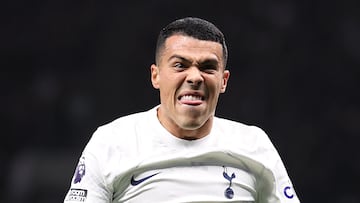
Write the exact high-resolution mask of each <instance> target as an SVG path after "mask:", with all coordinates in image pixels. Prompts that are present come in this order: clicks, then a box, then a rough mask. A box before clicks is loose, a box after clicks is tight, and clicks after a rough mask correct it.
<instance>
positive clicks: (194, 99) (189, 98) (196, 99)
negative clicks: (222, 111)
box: [178, 94, 205, 105]
mask: <svg viewBox="0 0 360 203" xmlns="http://www.w3.org/2000/svg"><path fill="white" fill-rule="evenodd" d="M178 100H179V101H180V102H181V103H182V104H187V105H199V104H201V103H202V102H203V101H204V100H205V98H204V97H203V96H201V95H193V94H185V95H181V96H179V97H178Z"/></svg>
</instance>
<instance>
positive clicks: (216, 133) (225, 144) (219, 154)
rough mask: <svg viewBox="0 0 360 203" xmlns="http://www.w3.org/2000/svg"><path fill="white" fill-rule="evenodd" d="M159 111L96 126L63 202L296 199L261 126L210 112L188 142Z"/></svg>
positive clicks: (188, 201) (284, 170)
mask: <svg viewBox="0 0 360 203" xmlns="http://www.w3.org/2000/svg"><path fill="white" fill-rule="evenodd" d="M156 111H157V108H153V109H151V110H149V111H146V112H141V113H136V114H132V115H129V116H125V117H121V118H119V119H117V120H115V121H113V122H111V123H109V124H106V125H104V126H101V127H99V128H98V129H97V130H96V132H95V133H94V135H93V136H92V138H91V139H90V141H89V143H88V144H87V146H86V147H85V149H84V151H83V153H82V156H81V158H80V161H79V164H78V166H77V168H76V171H75V174H74V177H73V179H72V182H71V188H70V190H69V192H68V193H67V195H66V197H65V201H64V202H65V203H79V202H87V203H90V202H91V203H110V202H137V203H138V202H145V203H149V202H150V203H152V202H156V203H163V202H172V203H182V202H186V203H190V202H258V203H259V202H260V203H263V202H264V203H265V202H266V203H268V202H269V203H273V202H289V203H295V202H300V201H299V199H298V197H297V196H296V193H295V191H294V189H293V186H292V183H291V181H290V179H289V177H288V174H287V172H286V169H285V167H284V164H283V162H282V160H281V158H280V156H279V154H278V152H277V151H276V149H275V148H274V146H273V145H272V143H271V141H270V139H269V138H268V136H267V135H266V134H265V133H264V132H263V131H262V130H261V129H259V128H258V127H254V126H247V125H244V124H241V123H238V122H234V121H230V120H226V119H222V118H218V117H215V118H214V123H213V128H212V130H211V132H210V134H209V135H208V136H206V137H204V138H201V139H198V140H193V141H188V140H183V139H179V138H177V137H175V136H173V135H171V134H170V133H169V132H168V131H167V130H166V129H165V128H164V127H163V126H162V125H161V124H160V122H159V120H158V119H157V112H156Z"/></svg>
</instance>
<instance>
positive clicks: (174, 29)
mask: <svg viewBox="0 0 360 203" xmlns="http://www.w3.org/2000/svg"><path fill="white" fill-rule="evenodd" d="M176 34H180V35H186V36H190V37H193V38H195V39H199V40H206V41H213V42H217V43H219V44H221V46H222V49H223V59H224V68H226V63H227V58H228V50H227V47H226V43H225V37H224V34H223V33H222V32H221V31H220V30H219V28H217V27H216V26H215V25H214V24H212V23H210V22H209V21H206V20H204V19H200V18H195V17H186V18H181V19H178V20H175V21H173V22H171V23H170V24H168V25H167V26H166V27H164V28H163V29H162V30H161V31H160V34H159V36H158V39H157V43H156V51H155V60H156V63H158V62H159V59H160V53H161V51H162V49H163V48H164V44H165V41H166V39H167V38H169V37H171V36H173V35H176Z"/></svg>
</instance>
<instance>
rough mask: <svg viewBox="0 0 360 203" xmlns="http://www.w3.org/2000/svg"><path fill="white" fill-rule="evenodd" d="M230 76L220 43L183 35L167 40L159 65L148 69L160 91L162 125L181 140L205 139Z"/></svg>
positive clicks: (159, 116)
mask: <svg viewBox="0 0 360 203" xmlns="http://www.w3.org/2000/svg"><path fill="white" fill-rule="evenodd" d="M229 76H230V72H229V71H228V70H225V67H224V61H223V51H222V46H221V44H220V43H217V42H212V41H205V40H198V39H195V38H192V37H189V36H185V35H173V36H170V37H169V38H167V39H166V41H165V47H164V49H163V50H162V53H161V55H160V60H159V62H158V64H156V65H155V64H153V65H152V66H151V81H152V84H153V87H154V88H156V89H159V91H160V106H159V109H158V118H159V120H160V122H161V124H162V125H163V126H164V127H165V128H166V129H167V130H168V131H169V132H170V133H172V134H173V135H175V136H177V137H180V138H183V139H189V140H191V139H198V138H201V137H204V136H206V135H207V134H208V133H210V130H211V127H212V121H213V116H214V115H215V109H216V105H217V102H218V98H219V95H220V93H223V92H225V89H226V86H227V82H228V79H229Z"/></svg>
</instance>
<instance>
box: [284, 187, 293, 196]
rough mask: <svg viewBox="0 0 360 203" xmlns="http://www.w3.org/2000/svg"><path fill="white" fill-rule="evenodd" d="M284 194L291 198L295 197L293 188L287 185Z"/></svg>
mask: <svg viewBox="0 0 360 203" xmlns="http://www.w3.org/2000/svg"><path fill="white" fill-rule="evenodd" d="M284 195H285V197H287V198H289V199H292V198H294V194H293V192H292V189H291V187H290V186H286V187H285V188H284Z"/></svg>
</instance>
